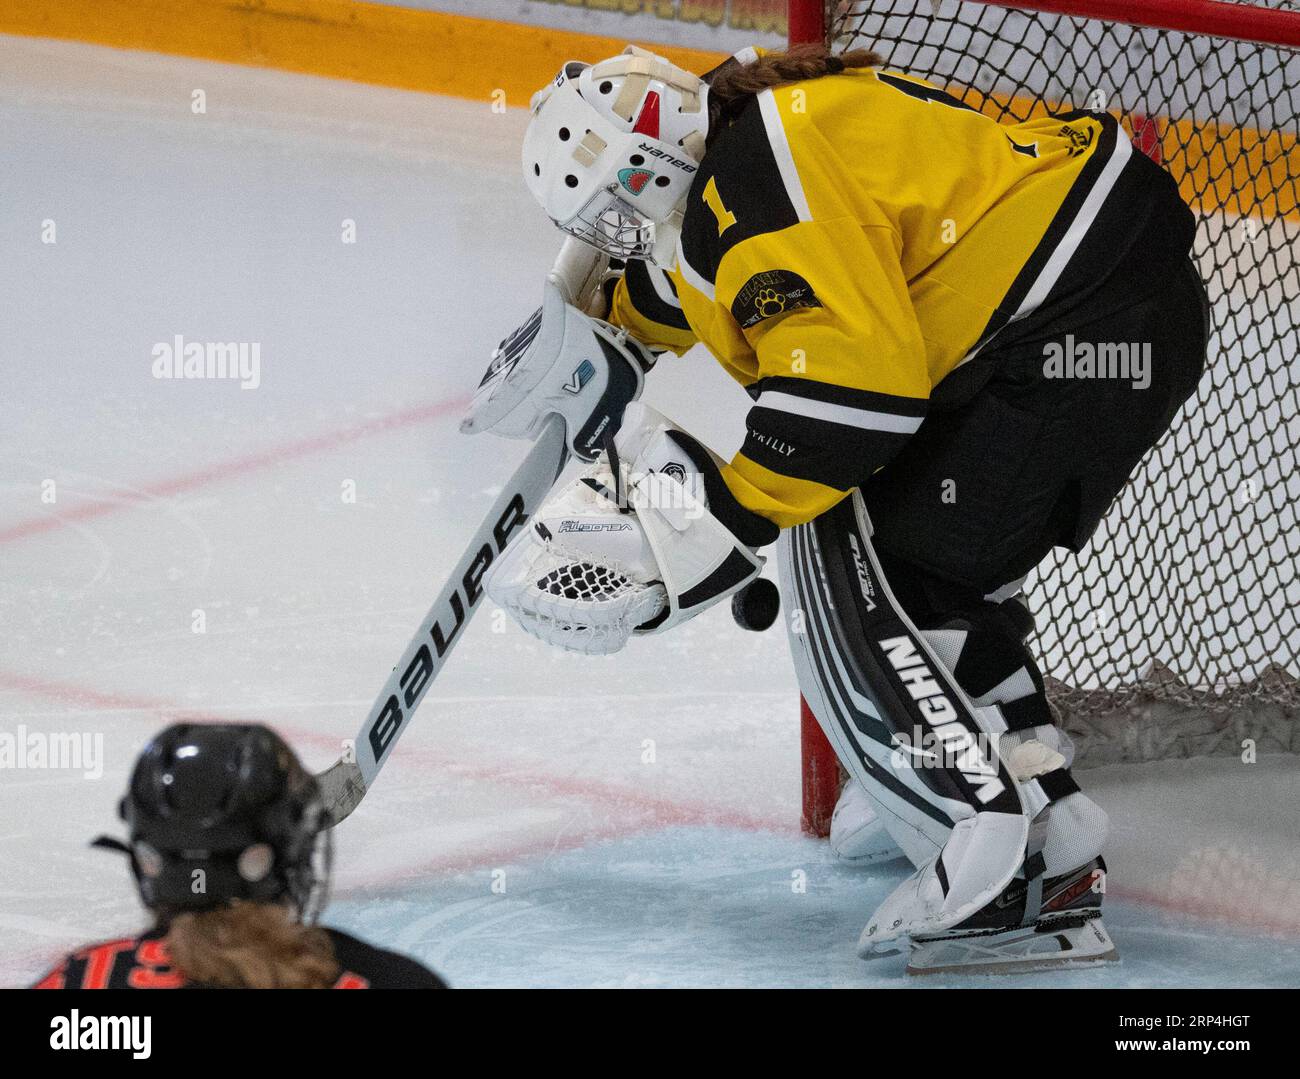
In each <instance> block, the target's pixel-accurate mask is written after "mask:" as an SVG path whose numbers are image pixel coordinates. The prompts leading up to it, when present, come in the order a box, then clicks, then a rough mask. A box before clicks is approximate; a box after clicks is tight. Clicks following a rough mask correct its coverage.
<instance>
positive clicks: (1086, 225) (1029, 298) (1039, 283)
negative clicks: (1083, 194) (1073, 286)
mask: <svg viewBox="0 0 1300 1079" xmlns="http://www.w3.org/2000/svg"><path fill="white" fill-rule="evenodd" d="M1132 154H1133V143H1132V142H1130V141H1129V139H1128V137H1127V136H1126V135H1125V134H1124V129H1123V128H1120V129H1119V130H1117V131H1116V133H1115V147H1114V149H1113V150H1112V151H1111V155H1110V160H1109V161H1107V162H1106V166H1105V168H1103V169H1102V170H1101V175H1100V176H1098V177H1097V180H1096V182H1095V183H1094V184H1093V185H1092V190H1091V191H1089V192H1088V196H1087V198H1085V199H1084V200H1083V205H1082V206H1080V207H1079V212H1078V213H1077V214H1075V215H1074V220H1073V221H1071V222H1070V227H1069V228H1068V229H1066V231H1065V235H1064V236H1062V237H1061V241H1060V243H1058V244H1057V245H1056V248H1055V250H1053V251H1052V254H1051V257H1050V258H1048V260H1047V262H1046V263H1045V264H1044V266H1043V268H1042V270H1041V271H1039V274H1038V277H1037V278H1035V279H1034V283H1033V285H1031V286H1030V289H1029V291H1028V292H1027V293H1026V294H1025V298H1024V299H1023V300H1022V301H1021V302H1020V306H1019V307H1018V308H1016V313H1015V314H1014V315H1012V316H1011V318H1010V319H1008V320H1007V326H1010V325H1011V324H1012V323H1013V322H1018V321H1019V320H1020V319H1022V318H1024V317H1025V316H1026V315H1032V314H1033V313H1034V312H1035V311H1037V310H1038V308H1039V307H1040V306H1041V305H1042V302H1043V301H1044V300H1045V299H1047V295H1048V293H1049V292H1051V291H1052V289H1053V287H1055V285H1056V282H1057V281H1058V280H1060V277H1061V274H1062V273H1064V272H1065V267H1066V266H1067V265H1069V262H1070V259H1072V258H1074V253H1075V252H1076V251H1078V249H1079V244H1081V243H1082V242H1083V238H1084V236H1086V235H1087V234H1088V230H1089V229H1090V228H1092V226H1093V222H1095V221H1096V220H1097V214H1099V213H1100V212H1101V207H1102V204H1103V203H1104V202H1105V201H1106V198H1107V196H1108V195H1109V194H1110V193H1111V190H1112V189H1113V188H1114V186H1115V182H1116V181H1117V180H1118V179H1119V175H1120V173H1121V172H1123V171H1124V166H1125V165H1127V164H1128V161H1129V158H1130V157H1131V156H1132ZM1004 329H1006V326H1003V327H1002V328H1001V329H999V330H998V331H997V333H994V334H992V335H991V336H990V337H988V338H987V339H986V340H984V341H981V342H980V343H979V344H977V345H976V346H975V347H974V348H972V349H971V350H970V351H969V352H968V353H966V355H965V356H963V357H962V358H961V363H959V364H957V366H958V367H960V366H961V365H962V364H963V363H967V362H969V361H970V360H973V359H974V358H975V357H976V356H977V355H978V354H979V353H980V352H981V351H982V350H983V349H984V348H985V347H987V345H988V344H989V342H991V341H993V340H994V339H996V338H997V336H998V333H1001V332H1002V330H1004Z"/></svg>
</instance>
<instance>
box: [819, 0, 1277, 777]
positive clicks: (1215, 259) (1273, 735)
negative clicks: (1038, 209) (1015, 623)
mask: <svg viewBox="0 0 1300 1079" xmlns="http://www.w3.org/2000/svg"><path fill="white" fill-rule="evenodd" d="M1271 6H1273V7H1280V8H1284V9H1287V10H1292V11H1300V3H1297V0H1278V2H1275V3H1274V4H1272V5H1271ZM1297 17H1300V15H1298V16H1297ZM827 26H828V28H829V35H830V38H831V40H832V41H833V43H834V44H835V45H836V46H837V47H849V46H858V47H871V48H874V49H876V50H877V51H878V52H880V53H882V54H883V55H884V57H885V58H886V61H887V62H888V63H889V64H890V65H891V66H894V67H898V68H901V69H904V70H906V71H909V72H911V73H913V74H916V75H919V76H922V77H924V78H927V79H930V80H931V81H934V82H937V83H939V84H941V85H943V86H945V87H946V88H947V89H948V90H949V91H950V92H951V93H954V94H956V95H957V96H959V97H961V98H962V99H963V100H964V101H966V102H967V103H969V104H971V105H973V106H975V107H977V108H980V109H981V110H983V111H985V112H987V113H989V114H990V115H993V116H995V117H999V118H1001V117H1009V118H1010V117H1014V118H1016V119H1023V118H1025V117H1027V116H1029V115H1031V114H1034V113H1038V112H1042V111H1044V110H1046V111H1061V110H1064V109H1069V108H1089V109H1094V110H1108V111H1111V112H1112V113H1114V114H1115V115H1117V116H1118V117H1120V119H1121V121H1122V122H1123V124H1124V125H1125V127H1126V129H1127V130H1128V131H1129V132H1130V133H1131V134H1132V135H1133V138H1134V142H1135V144H1136V145H1137V146H1138V147H1139V148H1140V149H1142V150H1143V151H1144V152H1146V153H1148V154H1149V155H1150V156H1152V157H1153V158H1155V159H1156V160H1158V161H1160V162H1161V163H1162V164H1163V165H1164V166H1165V167H1166V168H1167V169H1168V170H1169V171H1170V172H1171V173H1172V174H1173V175H1174V177H1175V178H1176V179H1177V180H1178V181H1179V185H1180V189H1181V191H1182V193H1183V196H1184V198H1186V199H1187V201H1188V203H1189V204H1190V205H1191V206H1192V207H1193V209H1195V210H1196V211H1197V213H1198V216H1199V218H1200V227H1199V229H1198V237H1197V242H1196V250H1195V254H1196V257H1197V260H1198V263H1199V266H1200V268H1201V271H1202V273H1203V276H1204V277H1205V279H1206V282H1207V284H1208V286H1209V290H1210V296H1211V301H1212V306H1213V310H1212V318H1213V323H1214V333H1213V338H1212V340H1211V345H1210V366H1209V369H1208V371H1207V373H1206V375H1205V378H1204V379H1203V381H1202V383H1201V386H1200V390H1199V393H1198V394H1197V396H1196V397H1195V398H1193V399H1192V400H1191V401H1189V402H1188V404H1187V406H1186V407H1185V409H1184V411H1183V413H1182V414H1181V416H1180V417H1179V419H1178V420H1177V421H1176V422H1175V425H1174V429H1173V430H1172V431H1171V432H1170V433H1169V434H1168V436H1166V438H1165V439H1164V440H1163V441H1162V442H1161V443H1160V444H1159V445H1158V446H1157V447H1156V448H1155V449H1154V450H1153V451H1152V452H1151V453H1150V454H1149V455H1148V456H1147V458H1146V459H1145V461H1144V462H1143V463H1142V465H1141V466H1140V467H1139V469H1138V471H1137V473H1136V474H1135V475H1134V477H1133V479H1132V480H1131V482H1130V483H1129V485H1128V487H1127V488H1126V489H1125V490H1124V492H1123V493H1122V495H1121V496H1120V498H1119V499H1118V500H1117V502H1116V504H1115V506H1114V507H1113V508H1112V509H1111V512H1110V513H1109V515H1108V516H1107V518H1106V519H1105V521H1103V522H1102V525H1101V528H1100V529H1099V531H1098V532H1097V534H1096V536H1095V537H1094V538H1093V541H1092V543H1091V544H1090V546H1089V547H1088V549H1087V550H1085V551H1084V552H1083V553H1082V555H1079V556H1075V555H1073V554H1071V553H1069V552H1064V551H1062V552H1059V553H1058V554H1055V555H1053V556H1052V557H1050V558H1049V559H1048V560H1047V561H1046V562H1045V563H1044V564H1043V565H1042V566H1040V567H1039V569H1038V571H1037V572H1036V574H1035V575H1034V576H1033V577H1031V578H1030V581H1029V582H1028V584H1027V588H1026V590H1027V594H1028V597H1029V600H1030V603H1031V606H1032V608H1033V609H1034V612H1035V615H1036V617H1037V620H1038V626H1039V630H1038V637H1037V642H1036V643H1037V647H1038V649H1039V651H1040V653H1041V655H1042V656H1043V658H1044V660H1045V670H1046V673H1047V674H1048V675H1049V676H1050V678H1051V680H1052V682H1051V685H1052V691H1053V697H1054V700H1055V701H1056V703H1057V704H1058V706H1059V707H1060V708H1061V709H1062V711H1063V712H1064V713H1065V716H1066V722H1067V725H1068V726H1070V727H1071V728H1072V729H1073V730H1075V731H1079V732H1082V733H1083V734H1084V735H1085V738H1084V739H1083V743H1084V744H1083V746H1081V748H1085V747H1092V748H1091V750H1090V751H1094V752H1096V751H1100V752H1101V753H1103V754H1105V755H1107V756H1108V757H1109V758H1110V759H1125V758H1126V757H1128V756H1145V755H1147V753H1146V751H1147V750H1149V749H1152V748H1157V747H1152V746H1143V745H1142V744H1141V742H1142V739H1143V738H1144V737H1156V736H1157V734H1156V732H1155V731H1153V730H1152V728H1151V725H1150V724H1149V723H1148V722H1146V721H1147V720H1149V719H1150V718H1151V715H1152V712H1153V710H1154V711H1155V712H1159V713H1160V715H1161V716H1162V717H1164V718H1166V719H1168V720H1169V721H1170V724H1172V726H1170V725H1169V724H1164V725H1161V726H1160V728H1159V732H1160V733H1159V737H1160V738H1162V739H1163V740H1164V744H1163V745H1161V746H1160V747H1158V748H1159V749H1160V750H1161V753H1160V755H1165V756H1168V755H1179V756H1182V755H1190V754H1193V753H1201V752H1214V751H1224V752H1239V751H1240V744H1241V742H1240V740H1241V737H1243V736H1245V737H1255V738H1257V739H1260V738H1262V739H1263V740H1264V742H1265V743H1266V748H1274V749H1276V748H1281V749H1292V750H1296V749H1300V737H1297V722H1296V720H1297V716H1298V715H1300V692H1298V687H1297V681H1296V675H1297V673H1298V672H1300V664H1298V662H1297V656H1298V653H1300V635H1298V633H1297V625H1296V610H1297V608H1298V607H1300V582H1298V581H1297V573H1296V565H1297V558H1298V557H1300V528H1298V527H1297V519H1296V504H1297V498H1300V476H1298V475H1297V460H1296V447H1297V445H1300V367H1297V356H1296V353H1297V349H1298V346H1300V329H1298V326H1300V139H1298V135H1300V132H1298V131H1297V116H1300V53H1297V52H1296V51H1294V50H1290V49H1285V48H1278V47H1273V46H1268V45H1257V44H1251V43H1248V42H1242V41H1233V40H1228V39H1223V38H1215V37H1208V36H1202V35H1195V34H1179V33H1170V32H1165V31H1160V30H1153V29H1148V28H1139V27H1133V26H1126V25H1121V24H1117V23H1108V22H1099V21H1094V20H1090V19H1082V18H1073V17H1065V16H1059V15H1051V14H1044V13H1040V12H1034V11H1023V10H1015V9H1014V8H1008V7H1002V6H993V5H991V4H985V3H969V2H958V0H942V2H938V3H932V2H931V0H919V2H918V0H878V2H869V3H830V4H828V7H827ZM1243 717H1249V722H1246V721H1245V719H1244V718H1243Z"/></svg>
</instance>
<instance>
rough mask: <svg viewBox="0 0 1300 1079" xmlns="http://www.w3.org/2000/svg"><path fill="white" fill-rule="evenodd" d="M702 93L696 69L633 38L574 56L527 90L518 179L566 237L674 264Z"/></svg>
mask: <svg viewBox="0 0 1300 1079" xmlns="http://www.w3.org/2000/svg"><path fill="white" fill-rule="evenodd" d="M707 101H708V86H707V85H706V84H705V83H704V82H702V81H701V80H700V79H699V78H698V77H697V76H695V75H692V74H691V73H690V72H688V71H684V70H683V69H682V68H679V67H677V66H676V65H674V64H671V63H669V62H668V61H667V60H665V59H663V58H662V57H659V56H656V55H655V54H653V53H651V52H647V51H646V50H644V49H638V48H636V46H629V47H628V48H627V50H626V51H625V52H624V53H623V54H622V55H620V56H616V57H613V58H612V59H609V60H604V61H602V62H601V63H599V64H595V65H590V64H582V63H578V62H576V61H571V62H569V63H567V64H565V65H564V69H563V70H562V71H561V72H560V73H559V75H558V76H556V79H555V82H554V83H553V84H552V85H550V86H547V87H546V88H544V89H542V90H540V91H538V92H537V93H536V94H534V95H533V100H532V117H531V119H530V120H529V123H528V130H527V132H526V134H525V135H524V146H523V169H524V182H525V183H526V184H527V185H528V189H529V190H530V191H531V192H532V193H533V197H534V198H536V199H537V201H538V202H539V203H540V204H541V205H542V208H543V209H545V211H546V213H547V214H548V215H549V216H550V218H551V220H552V221H554V222H555V224H556V225H557V226H558V227H559V228H560V229H562V230H563V231H564V232H566V233H568V234H569V235H570V236H574V237H577V238H578V239H579V240H582V241H583V242H584V243H587V244H590V245H591V246H593V247H596V248H598V249H600V250H601V251H604V252H605V253H607V254H609V255H612V256H614V257H616V258H623V259H627V258H644V259H650V260H652V261H654V262H655V263H656V264H658V265H660V266H664V267H671V265H672V262H673V257H674V250H675V247H676V243H677V235H678V232H679V231H680V226H681V217H682V206H683V205H684V202H685V199H686V195H687V194H688V192H689V191H690V187H691V182H692V181H693V180H694V179H695V176H696V173H697V172H698V171H699V164H700V161H701V160H702V159H703V157H704V150H705V135H706V133H707V130H708V107H707Z"/></svg>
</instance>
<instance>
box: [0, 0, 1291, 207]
mask: <svg viewBox="0 0 1300 1079" xmlns="http://www.w3.org/2000/svg"><path fill="white" fill-rule="evenodd" d="M991 2H992V0H991ZM576 6H593V7H594V6H595V5H593V4H590V3H588V4H586V5H583V4H578V5H576ZM998 6H1013V7H1014V6H1019V7H1022V8H1033V9H1037V10H1042V11H1050V12H1053V13H1057V14H1074V15H1079V16H1081V17H1093V18H1110V19H1113V20H1116V21H1122V22H1135V21H1137V22H1142V21H1148V22H1150V23H1151V24H1152V25H1157V26H1159V25H1168V26H1169V27H1170V28H1171V29H1175V30H1179V29H1199V30H1201V31H1202V32H1205V33H1220V34H1228V33H1230V32H1231V31H1233V30H1235V31H1236V33H1237V34H1239V35H1240V34H1246V35H1247V36H1249V35H1250V34H1251V33H1254V34H1255V35H1256V36H1259V37H1263V38H1268V37H1269V36H1270V34H1271V36H1272V37H1273V38H1274V39H1276V40H1278V41H1280V42H1285V41H1287V40H1289V38H1288V35H1294V37H1295V41H1296V43H1297V44H1300V16H1297V15H1296V13H1294V12H1278V11H1271V12H1270V11H1268V10H1267V9H1260V8H1253V7H1250V6H1248V5H1237V4H1225V3H1219V2H1216V0H1031V2H1027V3H1013V2H1012V0H1007V2H1006V3H1005V4H1002V3H998ZM824 12H825V7H824V4H823V0H790V2H789V6H788V14H789V27H790V31H791V37H792V39H793V40H797V41H808V40H821V39H822V36H823V25H824V23H823V19H824ZM1261 12H1262V13H1263V14H1261ZM1225 23H1226V24H1227V26H1228V29H1226V30H1225V29H1223V25H1224V24H1225ZM628 25H629V28H631V27H632V26H633V25H634V24H633V22H632V21H631V20H629V24H628ZM640 25H646V23H642V24H640ZM0 33H12V34H24V35H28V36H37V37H53V38H67V39H72V40H77V41H85V42H90V43H94V44H100V45H110V46H115V47H117V48H129V49H145V50H148V51H152V52H159V53H168V54H172V55H179V56H191V57H197V58H200V59H204V60H219V61H224V62H227V63H235V64H245V65H251V66H254V67H264V68H275V69H280V70H285V71H296V72H303V73H307V74H312V75H321V76H325V77H328V78H335V79H348V80H353V81H357V82H363V83H369V84H374V85H380V86H394V87H399V88H402V89H407V90H417V91H423V92H426V93H441V94H451V95H454V96H457V97H464V98H469V99H471V100H478V101H483V102H491V101H495V100H497V98H498V96H499V95H504V101H505V103H506V104H508V105H515V106H523V105H526V104H527V102H528V99H529V97H530V96H531V94H532V92H533V91H534V90H535V89H537V87H539V86H542V85H545V84H546V83H547V82H549V81H550V80H551V79H552V78H553V77H554V75H555V72H556V71H558V70H559V68H560V65H561V64H563V63H564V62H565V61H566V60H590V61H594V60H599V59H603V58H604V57H606V56H610V55H612V54H613V53H616V52H618V51H619V50H620V49H622V47H623V45H624V44H626V42H625V41H623V40H622V39H620V38H613V37H602V36H599V35H594V34H583V33H576V32H572V31H566V30H558V29H553V28H550V27H542V26H536V25H522V24H516V23H506V22H498V21H494V20H491V19H482V18H471V17H468V16H463V15H449V14H445V13H442V12H435V11H427V10H419V9H414V8H403V7H399V6H396V5H389V4H377V3H367V2H363V0H259V2H258V3H257V4H251V3H239V4H236V3H232V2H230V0H150V2H149V3H147V4H143V3H140V2H139V0H4V2H3V4H0ZM645 44H648V45H649V46H650V47H651V48H653V49H655V50H656V51H657V52H660V53H662V54H664V55H665V56H667V57H668V59H670V60H672V61H673V62H674V63H677V64H680V65H681V66H683V67H685V68H688V69H690V70H695V71H704V70H706V69H707V68H709V67H712V66H714V65H715V64H716V63H718V62H719V61H720V60H721V59H722V58H723V57H722V54H721V53H717V52H710V51H702V50H698V49H688V48H680V47H675V46H668V45H662V44H658V43H654V42H645ZM485 57H488V58H508V59H497V60H496V62H495V63H493V62H488V63H485V62H484V58H485ZM992 100H993V101H998V102H999V103H1003V104H1004V103H1006V102H1007V101H1008V100H1009V99H1008V98H1005V97H1004V98H1001V99H998V98H996V97H994V98H993V99H992ZM1015 102H1016V106H1017V111H1018V112H1023V111H1026V110H1028V109H1030V108H1031V107H1032V108H1034V109H1035V110H1036V111H1038V112H1043V111H1045V109H1043V107H1042V106H1041V104H1037V103H1033V102H1029V101H1027V100H1021V99H1015ZM1148 119H1149V121H1152V122H1155V123H1158V124H1159V125H1160V127H1161V132H1160V139H1161V142H1162V147H1163V149H1164V151H1165V157H1166V163H1167V164H1168V165H1169V167H1170V171H1171V172H1173V173H1174V175H1175V177H1176V178H1177V179H1178V181H1179V184H1180V187H1181V188H1182V191H1183V195H1184V197H1185V198H1187V199H1188V200H1189V201H1190V202H1191V203H1192V204H1193V205H1194V207H1195V208H1196V209H1199V210H1201V211H1203V212H1206V213H1211V212H1222V213H1229V214H1233V215H1240V216H1252V217H1260V218H1273V217H1281V218H1286V219H1289V220H1296V221H1300V205H1298V196H1297V193H1296V185H1295V184H1291V185H1290V186H1289V187H1288V186H1287V185H1285V184H1278V183H1274V182H1271V181H1275V180H1276V179H1278V178H1285V177H1287V176H1291V177H1295V176H1298V175H1300V139H1297V137H1296V136H1295V135H1293V134H1291V133H1289V132H1281V131H1257V130H1255V129H1253V128H1250V127H1248V126H1244V125H1243V126H1235V125H1227V124H1221V123H1218V122H1215V121H1198V120H1192V119H1184V118H1180V117H1154V116H1153V117H1149V118H1148ZM1144 137H1150V132H1149V131H1148V132H1146V133H1144ZM1224 146H1227V147H1232V149H1233V154H1232V157H1231V159H1230V160H1229V159H1227V158H1225V156H1224V154H1223V150H1222V148H1221V147H1224ZM1175 149H1177V150H1179V151H1180V152H1179V153H1178V154H1174V152H1173V151H1174V150H1175ZM1171 159H1172V160H1171ZM1261 173H1263V174H1264V175H1261ZM1265 178H1268V179H1269V180H1270V182H1269V183H1267V184H1263V183H1261V180H1263V179H1265ZM1256 192H1257V193H1258V194H1254V193H1256Z"/></svg>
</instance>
